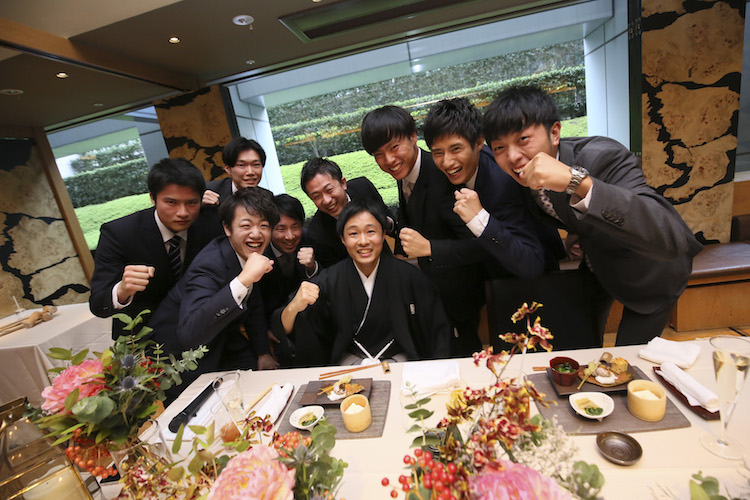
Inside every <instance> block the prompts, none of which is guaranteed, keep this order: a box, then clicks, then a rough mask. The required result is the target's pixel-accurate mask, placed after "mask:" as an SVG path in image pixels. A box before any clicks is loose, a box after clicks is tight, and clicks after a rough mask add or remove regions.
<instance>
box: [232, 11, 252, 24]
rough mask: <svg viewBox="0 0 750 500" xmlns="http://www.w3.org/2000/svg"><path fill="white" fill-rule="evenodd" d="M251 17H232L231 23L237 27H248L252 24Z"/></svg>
mask: <svg viewBox="0 0 750 500" xmlns="http://www.w3.org/2000/svg"><path fill="white" fill-rule="evenodd" d="M253 21H255V19H253V16H248V15H247V14H242V15H241V16H234V17H233V18H232V22H233V23H234V24H236V25H237V26H250V25H252V24H253Z"/></svg>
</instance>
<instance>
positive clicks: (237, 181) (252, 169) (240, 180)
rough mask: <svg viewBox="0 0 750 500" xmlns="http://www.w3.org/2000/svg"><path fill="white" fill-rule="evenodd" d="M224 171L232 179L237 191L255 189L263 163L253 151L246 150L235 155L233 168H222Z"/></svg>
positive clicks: (261, 174) (260, 176)
mask: <svg viewBox="0 0 750 500" xmlns="http://www.w3.org/2000/svg"><path fill="white" fill-rule="evenodd" d="M224 171H225V172H226V173H228V174H229V175H230V176H231V177H232V182H233V183H234V185H235V186H237V189H242V188H246V187H256V186H257V185H258V183H259V182H260V179H261V178H262V177H263V163H262V162H261V161H260V155H258V152H257V151H255V150H254V149H246V150H245V151H242V152H241V153H240V154H239V155H237V162H236V163H235V164H234V166H232V167H229V166H226V165H225V166H224Z"/></svg>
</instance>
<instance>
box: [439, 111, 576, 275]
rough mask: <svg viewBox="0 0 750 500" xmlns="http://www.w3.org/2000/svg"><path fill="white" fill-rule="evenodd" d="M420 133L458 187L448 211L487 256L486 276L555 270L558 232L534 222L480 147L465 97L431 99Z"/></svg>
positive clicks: (478, 122) (476, 118)
mask: <svg viewBox="0 0 750 500" xmlns="http://www.w3.org/2000/svg"><path fill="white" fill-rule="evenodd" d="M424 134H425V140H426V141H427V144H428V145H429V146H430V149H431V151H432V158H433V159H434V160H435V165H437V167H438V168H439V169H440V170H441V171H442V172H443V173H444V174H445V176H446V177H447V178H448V180H449V181H450V183H451V184H453V186H455V187H457V191H456V192H455V198H456V202H455V203H454V206H453V210H454V211H455V212H456V213H457V214H458V215H459V216H460V217H461V219H462V220H463V221H464V223H466V226H467V227H468V228H469V229H470V230H471V232H472V233H473V234H474V236H476V237H477V238H478V239H479V242H480V243H481V244H482V246H483V247H484V248H485V249H486V250H487V252H489V254H490V255H491V256H492V259H493V260H492V264H493V265H490V266H489V272H490V275H491V276H511V275H512V276H518V277H520V278H534V277H537V276H539V275H541V274H542V273H543V272H544V271H545V270H553V269H557V261H558V260H559V259H560V258H562V256H563V249H562V244H561V242H560V237H559V236H558V235H557V233H556V231H555V230H554V228H545V227H543V226H541V225H539V224H537V223H536V222H535V221H534V219H533V217H532V216H531V214H530V213H529V211H528V210H527V209H526V207H525V201H524V198H523V192H522V190H519V189H518V186H516V185H515V183H513V181H512V180H511V179H510V178H508V176H507V175H505V174H504V173H503V172H502V171H501V170H500V169H499V168H498V166H497V164H495V162H494V161H493V158H492V154H491V153H490V151H489V150H487V149H486V148H485V147H483V145H484V137H483V135H482V119H481V116H480V115H479V112H478V111H477V110H476V108H474V106H473V105H472V104H471V103H470V102H469V101H468V99H463V98H460V99H449V100H443V101H440V102H438V103H437V104H435V105H434V106H433V107H432V108H430V111H429V113H428V114H427V118H425V125H424ZM543 243H544V244H543Z"/></svg>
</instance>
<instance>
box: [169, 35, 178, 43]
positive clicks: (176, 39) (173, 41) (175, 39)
mask: <svg viewBox="0 0 750 500" xmlns="http://www.w3.org/2000/svg"><path fill="white" fill-rule="evenodd" d="M169 43H180V39H179V38H177V37H176V36H170V37H169Z"/></svg>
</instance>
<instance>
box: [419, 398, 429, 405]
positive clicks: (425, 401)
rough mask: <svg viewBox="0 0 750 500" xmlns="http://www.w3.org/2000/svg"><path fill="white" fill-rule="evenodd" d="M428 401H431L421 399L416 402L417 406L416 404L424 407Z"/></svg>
mask: <svg viewBox="0 0 750 500" xmlns="http://www.w3.org/2000/svg"><path fill="white" fill-rule="evenodd" d="M430 401H432V399H430V398H422V399H420V400H419V401H417V404H418V405H419V406H424V405H426V404H427V403H429V402H430Z"/></svg>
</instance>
